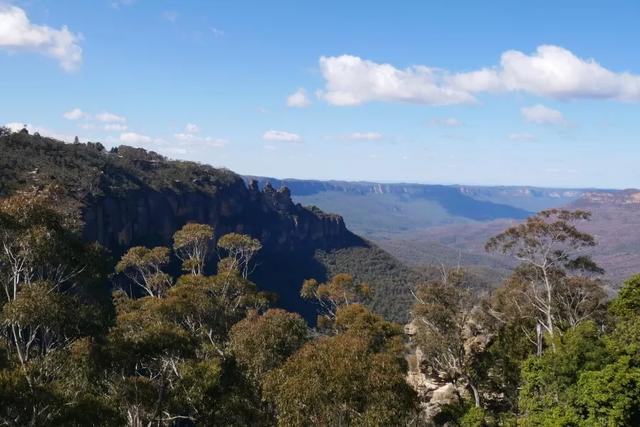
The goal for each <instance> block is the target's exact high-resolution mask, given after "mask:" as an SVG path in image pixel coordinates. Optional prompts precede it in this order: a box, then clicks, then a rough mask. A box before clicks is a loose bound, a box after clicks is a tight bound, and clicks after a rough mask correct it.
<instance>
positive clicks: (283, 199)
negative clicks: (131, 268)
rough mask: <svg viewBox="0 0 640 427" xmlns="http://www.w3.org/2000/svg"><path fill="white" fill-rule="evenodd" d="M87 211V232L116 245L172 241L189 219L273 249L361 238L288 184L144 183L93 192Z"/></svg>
mask: <svg viewBox="0 0 640 427" xmlns="http://www.w3.org/2000/svg"><path fill="white" fill-rule="evenodd" d="M85 206H86V207H85V208H84V210H83V216H84V220H85V224H86V225H85V236H86V237H87V239H88V240H96V241H98V242H100V243H101V244H103V245H104V246H106V247H109V248H112V249H115V250H117V249H120V248H127V247H130V246H133V245H167V244H170V242H171V237H172V235H173V233H174V232H175V231H176V230H177V229H179V228H180V227H182V226H183V225H184V224H186V223H188V222H198V223H204V224H209V225H211V226H213V227H214V229H215V232H216V237H219V236H221V235H223V234H226V233H230V232H237V233H245V234H250V235H251V236H253V237H255V238H258V239H259V240H260V241H261V242H262V244H263V247H264V250H265V251H268V252H290V251H309V250H315V249H333V248H340V247H345V246H348V245H350V244H352V243H353V242H354V241H356V240H357V237H356V236H355V235H353V234H352V233H351V232H349V231H348V230H347V228H346V227H345V224H344V221H343V219H342V218H341V217H340V216H338V215H332V214H325V213H323V212H321V211H315V210H311V209H309V208H305V207H302V206H300V205H299V204H298V205H296V204H294V203H293V202H292V201H291V195H290V193H289V191H288V190H287V189H286V188H281V189H279V190H275V189H273V187H271V186H267V187H265V188H264V189H263V190H262V191H260V190H259V189H258V187H257V185H255V183H253V184H250V185H249V186H248V187H246V186H245V185H244V183H243V182H242V181H241V180H238V181H236V182H234V183H233V184H231V185H229V186H225V187H222V188H219V187H218V188H216V190H215V191H214V192H212V193H207V192H204V191H199V190H188V191H178V190H175V189H163V190H157V189H153V188H150V187H149V188H141V189H135V190H130V191H127V192H125V193H124V194H118V195H104V196H98V197H92V200H90V201H88V202H87V203H86V205H85Z"/></svg>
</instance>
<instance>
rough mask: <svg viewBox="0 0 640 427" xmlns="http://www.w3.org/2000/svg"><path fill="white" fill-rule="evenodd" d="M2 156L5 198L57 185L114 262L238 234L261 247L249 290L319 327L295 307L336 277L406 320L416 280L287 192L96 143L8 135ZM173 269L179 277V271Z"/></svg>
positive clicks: (87, 233)
mask: <svg viewBox="0 0 640 427" xmlns="http://www.w3.org/2000/svg"><path fill="white" fill-rule="evenodd" d="M0 152H2V156H0V195H1V196H8V195H11V194H14V193H15V192H16V191H18V190H25V189H33V188H44V187H45V186H47V185H58V186H59V187H60V188H61V190H62V191H64V192H65V194H68V195H69V196H71V198H72V199H73V200H74V201H75V202H77V206H78V208H79V209H80V212H81V219H82V221H83V224H84V225H83V228H82V233H83V235H84V237H85V239H86V240H89V241H97V242H99V243H100V244H101V245H103V246H104V247H106V248H107V249H109V250H110V251H111V253H112V254H113V256H114V257H115V258H117V257H118V256H120V255H121V254H122V253H123V252H124V251H125V250H126V249H128V248H129V247H131V246H135V245H146V246H156V245H169V244H170V242H171V238H172V235H173V233H174V232H175V231H177V230H178V229H179V228H180V227H182V226H183V225H184V224H186V223H187V222H198V223H204V224H209V225H210V226H212V227H213V228H214V230H215V236H214V239H217V238H219V237H220V236H221V235H223V234H226V233H229V232H239V233H243V234H248V235H251V236H252V237H254V238H257V239H259V240H260V242H261V244H262V246H263V250H262V251H260V253H259V254H258V259H257V260H256V266H255V269H254V271H253V272H252V280H254V281H255V282H256V283H257V284H258V285H259V286H260V287H261V288H262V289H266V290H269V291H273V292H275V293H277V294H278V295H279V299H278V302H277V305H278V306H281V307H284V308H286V309H289V310H293V311H297V312H299V313H301V314H302V315H303V316H304V317H305V318H306V319H308V320H314V319H315V312H316V310H317V307H316V306H315V305H314V304H310V303H308V302H306V301H304V300H303V299H301V298H300V297H299V295H298V292H297V289H298V286H299V284H300V283H301V282H302V281H303V280H305V279H308V278H315V279H317V280H320V281H324V280H327V279H328V278H329V277H330V276H331V275H332V274H335V273H336V272H338V271H339V272H349V273H351V274H354V275H355V276H358V277H364V279H362V280H368V281H369V283H370V285H371V286H372V287H374V288H375V289H376V296H374V297H372V300H371V301H370V303H369V304H370V306H371V307H373V308H374V309H375V310H376V311H377V312H379V313H381V314H383V315H385V316H387V317H389V318H391V319H394V320H402V321H405V320H406V319H407V318H408V309H407V306H408V304H409V303H410V301H411V295H410V289H411V286H412V285H414V284H415V282H416V281H417V278H418V276H417V275H416V274H415V273H413V272H412V271H410V270H409V269H407V268H406V267H404V266H403V265H402V264H400V263H399V262H397V261H396V260H395V259H393V258H392V257H391V256H389V255H388V254H386V253H385V252H384V251H382V250H380V249H379V248H377V247H376V246H375V245H373V244H371V243H370V242H368V241H365V240H363V239H362V238H360V237H358V236H356V235H355V234H353V233H351V232H350V231H349V230H348V229H347V228H346V226H345V224H344V221H343V219H342V218H341V217H340V216H338V215H334V214H329V213H324V212H322V211H321V210H320V209H318V208H315V207H303V206H301V205H300V204H294V203H293V202H292V200H291V197H290V193H289V191H288V190H287V189H286V188H285V187H281V188H278V189H275V188H273V187H271V186H266V187H265V188H262V189H259V188H258V187H257V185H256V184H254V183H248V184H245V183H244V181H243V179H242V178H241V177H240V176H238V175H237V174H235V173H233V172H231V171H229V170H226V169H216V168H213V167H211V166H208V165H202V164H198V163H194V162H184V161H173V160H169V159H167V158H165V157H163V156H161V155H159V154H156V153H154V152H150V151H146V150H143V149H139V148H133V147H127V146H120V147H116V148H113V149H111V150H106V149H105V148H104V146H102V144H100V143H87V144H80V143H75V144H66V143H64V142H61V141H57V140H54V139H51V138H46V137H42V136H40V135H29V134H28V133H26V132H18V133H10V132H8V131H6V132H5V134H4V135H2V136H0ZM211 256H212V257H213V256H214V255H211ZM174 261H175V257H174ZM170 269H171V270H172V271H174V272H175V271H177V266H176V263H175V262H173V263H172V265H171V266H170ZM213 271H215V262H213V263H210V270H209V272H213ZM371 272H376V273H375V274H371Z"/></svg>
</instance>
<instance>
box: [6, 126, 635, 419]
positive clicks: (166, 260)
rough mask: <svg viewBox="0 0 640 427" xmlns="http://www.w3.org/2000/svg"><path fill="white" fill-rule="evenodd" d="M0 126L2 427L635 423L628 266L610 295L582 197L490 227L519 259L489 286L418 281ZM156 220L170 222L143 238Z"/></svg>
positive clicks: (317, 215) (120, 164) (498, 244)
mask: <svg viewBox="0 0 640 427" xmlns="http://www.w3.org/2000/svg"><path fill="white" fill-rule="evenodd" d="M0 132H1V133H2V136H0V143H1V144H2V147H0V148H4V149H6V151H3V154H4V153H7V156H4V155H3V156H2V162H3V164H2V166H3V167H2V169H1V170H2V174H3V175H2V180H3V182H4V184H3V187H2V188H3V192H4V193H3V197H1V198H0V249H1V250H0V287H1V292H0V305H1V307H2V310H1V313H0V322H1V323H0V325H1V326H0V423H2V424H3V425H8V426H24V425H30V426H89V425H91V426H96V425H103V426H131V427H140V426H171V427H178V426H218V425H220V426H222V425H224V426H227V425H232V426H248V425H251V426H255V425H264V426H272V425H278V426H310V425H314V426H315V425H319V426H350V425H354V426H445V425H447V426H461V427H472V426H474V427H483V426H637V425H640V275H636V276H633V277H631V278H629V279H628V280H627V281H625V284H624V285H623V287H622V288H621V289H620V291H619V293H618V295H617V296H615V298H613V299H610V298H608V297H607V295H606V293H605V292H604V290H603V289H604V288H603V281H602V279H601V278H602V276H603V269H602V268H601V267H600V266H599V265H598V264H597V263H596V262H595V261H594V260H593V259H592V258H591V256H590V253H591V251H592V249H593V248H594V247H596V246H597V243H598V242H597V239H596V238H594V236H592V235H591V234H589V233H588V232H586V231H585V229H586V228H587V226H588V224H589V223H590V219H591V214H590V213H589V212H588V211H586V210H582V209H574V210H564V209H549V210H544V211H541V212H539V213H537V214H533V215H531V216H530V217H529V218H527V219H526V220H525V221H523V222H521V223H518V224H514V225H513V226H510V227H507V228H506V229H504V230H502V231H499V232H497V233H496V234H495V235H494V236H493V237H491V238H490V239H488V241H487V242H486V244H485V249H486V251H488V252H489V253H494V254H499V255H500V256H504V257H507V258H511V259H513V264H514V265H515V268H514V270H513V272H512V273H510V274H509V275H508V276H507V277H506V278H505V279H501V278H497V277H496V278H494V281H495V286H494V287H493V288H486V287H483V286H479V283H478V278H477V275H475V274H473V273H470V272H469V271H468V270H467V269H465V268H464V266H462V265H461V266H457V267H454V268H449V267H446V266H434V267H433V269H432V271H430V272H429V273H428V274H424V275H420V274H418V273H411V272H410V271H409V270H408V269H406V268H405V267H403V266H402V265H400V264H398V263H396V262H395V261H393V259H391V258H389V256H388V255H387V254H385V253H384V252H383V251H381V250H379V249H377V248H375V247H374V246H371V245H369V244H367V243H366V242H363V241H362V240H360V239H359V238H357V236H355V235H353V234H351V233H349V232H348V231H347V230H346V228H345V227H344V224H340V219H339V217H335V216H333V215H328V214H324V213H321V212H319V211H317V210H316V209H313V208H309V209H306V208H303V207H301V206H296V205H293V204H292V203H291V200H290V199H288V198H286V197H284V196H286V195H287V194H286V190H275V189H267V190H266V191H265V190H259V189H258V188H257V186H254V185H249V186H245V185H244V183H242V182H241V180H239V179H238V177H237V176H235V175H234V174H232V173H230V172H226V171H219V170H215V169H212V168H208V167H205V166H200V165H196V164H193V163H183V162H171V161H168V160H167V159H164V158H162V157H160V156H157V155H156V154H154V153H149V152H146V151H139V150H135V149H130V148H122V147H120V148H118V149H114V150H112V151H109V152H107V151H106V150H104V149H103V148H102V147H101V146H100V145H98V144H91V145H89V144H87V145H84V144H63V143H61V142H59V141H53V140H49V139H46V138H41V137H39V136H30V135H27V134H26V133H18V134H10V133H8V132H7V131H6V130H0ZM129 150H131V153H134V154H131V153H130V152H129ZM94 152H95V153H94ZM19 162H23V163H19ZM128 164H129V165H130V166H127V165H128ZM21 165H22V166H21ZM90 165H93V166H90ZM5 166H6V168H5ZM85 167H88V168H91V167H95V168H96V170H94V171H90V172H87V171H86V170H84V169H83V168H85ZM31 168H33V169H31ZM138 168H140V169H141V171H140V172H138ZM145 168H148V169H145ZM154 168H157V169H158V171H156V172H154ZM173 169H176V170H178V169H182V172H181V173H182V174H180V172H179V173H177V174H176V175H172V170H173ZM206 171H211V172H210V174H209V173H207V172H206ZM82 174H85V175H82ZM218 174H219V175H218ZM79 175H82V176H85V178H86V179H83V178H79V177H78V176H79ZM102 176H104V177H102ZM163 176H165V177H166V178H164V179H163V178H162V177H163ZM196 176H198V177H199V178H196ZM90 177H94V178H95V177H98V178H97V182H98V184H99V185H96V186H93V187H91V186H87V184H86V183H87V180H88V179H89V178H90ZM194 179H199V180H201V181H200V182H194ZM206 180H210V181H209V182H210V184H207V185H203V184H201V182H205V181H206ZM183 182H184V183H185V184H184V185H185V186H187V187H186V188H187V189H186V190H185V189H184V188H182V189H181V188H179V187H180V186H181V185H183ZM187 182H188V183H187ZM236 182H238V184H235V183H236ZM74 183H75V184H74ZM235 185H237V187H235ZM231 189H234V192H233V193H234V195H229V194H228V193H227V192H228V191H231ZM235 190H237V193H236V192H235ZM207 192H208V193H207ZM242 192H244V193H242ZM152 193H153V194H156V195H154V196H153V197H150V196H149V194H152ZM185 193H186V194H192V195H193V196H189V197H196V198H195V199H194V198H187V199H186V200H187V201H188V202H189V203H191V202H192V201H194V200H199V199H197V197H203V198H205V200H207V206H208V208H207V209H208V210H205V211H206V212H207V213H206V214H200V213H192V212H194V211H192V210H191V208H189V207H188V206H187V205H186V204H183V203H186V201H185V199H182V197H183V195H184V194H185ZM206 194H209V197H210V198H206V197H205V196H206ZM238 194H245V195H246V199H245V196H238ZM283 195H284V196H283ZM156 197H157V199H155V198H156ZM162 197H165V198H164V199H162ZM110 198H112V199H110ZM129 198H131V200H132V201H133V202H132V201H129ZM106 200H109V201H108V202H107V201H106ZM136 200H139V201H140V202H139V203H140V204H136V203H135V201H136ZM162 200H164V202H162ZM287 200H288V202H286V201H287ZM152 201H154V202H153V203H156V204H152ZM165 202H166V204H165ZM101 203H103V204H102V205H101ZM234 203H236V204H235V205H234ZM252 203H253V204H252ZM149 204H152V209H151V210H148V209H149V207H148V206H147V205H149ZM95 206H103V208H102V211H101V210H100V209H95V208H94V207H95ZM113 206H118V208H117V209H116V210H113V209H115V208H113ZM165 206H166V207H165ZM91 209H94V210H91ZM161 209H168V210H167V211H165V212H163V211H162V210H161ZM100 212H102V213H100ZM110 212H121V213H122V215H125V216H126V218H127V219H126V220H122V221H120V222H118V220H117V219H116V218H113V217H112V216H111V215H112V214H111V213H110ZM185 212H188V213H189V215H196V216H195V217H191V216H189V215H186V214H185ZM196 212H200V210H199V209H196ZM246 212H251V213H255V215H256V217H255V218H258V219H260V220H264V219H265V218H270V219H269V220H268V221H266V220H265V222H259V221H258V220H257V219H255V218H254V217H252V216H251V215H249V214H246ZM258 212H260V214H259V215H258ZM150 213H153V214H154V215H155V216H160V217H165V219H163V220H162V221H165V223H166V227H167V228H166V229H162V227H161V226H162V224H161V223H157V224H156V225H154V228H155V229H157V234H155V235H152V236H151V237H150V238H149V240H144V236H145V235H146V234H147V233H148V232H150V230H151V229H148V228H145V227H147V225H145V224H144V223H143V221H146V220H149V221H154V220H156V219H155V218H154V219H152V217H151V215H150ZM197 215H201V216H197ZM234 215H235V216H234ZM243 215H246V216H243ZM305 215H310V217H306V216H305ZM211 218H215V219H216V220H215V221H213V220H211ZM251 218H254V220H255V222H251V221H254V220H252V219H251ZM326 218H328V221H329V223H330V224H333V225H328V224H327V225H326V226H327V227H328V228H329V230H325V229H324V228H322V227H321V228H320V230H322V232H320V231H312V230H314V229H313V227H312V226H309V227H308V228H305V227H304V226H302V227H303V228H302V230H299V229H298V228H297V227H301V224H304V223H305V221H307V224H315V223H316V222H319V223H320V224H324V222H323V221H324V220H325V219H326ZM231 219H233V220H238V219H242V220H244V221H245V222H239V223H237V224H242V226H230V225H229V224H232V222H231ZM90 221H94V223H95V225H90ZM225 221H229V222H225ZM288 221H292V222H293V228H286V227H290V226H291V223H290V222H288ZM85 222H86V223H85ZM101 223H102V225H99V224H101ZM114 224H117V225H114ZM122 224H124V226H122ZM336 224H337V225H336ZM174 226H175V228H174ZM91 227H94V228H95V229H96V230H103V232H104V236H112V235H113V236H115V240H110V239H109V238H106V237H104V236H103V237H101V235H100V234H99V233H96V234H91V232H89V231H87V228H88V229H89V230H91V229H92V228H91ZM331 227H337V228H336V229H332V228H331ZM113 230H117V231H113ZM274 230H287V234H286V235H283V236H280V237H278V236H275V237H274V235H273V232H274ZM332 230H334V231H332ZM336 230H337V231H336ZM291 233H292V234H291ZM305 233H309V234H305ZM138 238H140V239H141V240H137V239H138ZM343 238H344V239H346V238H348V239H354V240H347V242H348V244H342V243H341V242H343V241H342V240H341V239H343ZM96 239H97V240H99V241H100V240H101V241H102V242H104V243H106V244H108V245H113V247H112V248H106V247H105V246H103V245H101V244H100V243H99V241H98V242H96ZM114 242H115V243H117V244H114ZM320 242H332V243H326V244H320ZM354 242H355V243H354ZM306 245H309V246H306ZM300 252H302V253H303V254H305V257H297V258H296V257H295V256H293V255H292V254H297V253H300ZM269 254H271V255H269ZM278 257H280V258H282V259H276V258H278ZM309 259H313V260H315V261H316V262H317V264H316V265H321V266H322V271H321V273H322V274H318V275H317V276H315V277H314V275H313V274H311V273H313V272H314V270H312V269H307V268H306V267H307V266H309V265H310V264H304V263H303V261H304V262H308V261H309ZM271 262H273V263H275V264H272V265H267V264H268V263H271ZM261 263H262V265H261ZM296 263H298V265H295V264H296ZM273 265H276V266H277V267H276V268H277V269H283V268H284V269H299V270H300V273H296V274H292V273H290V272H289V273H287V274H289V276H279V277H281V278H282V277H288V280H289V282H287V286H286V287H283V286H281V285H280V284H277V285H275V284H274V283H273V282H271V280H273V277H275V276H271V277H270V276H268V275H265V276H259V275H258V273H259V271H260V268H263V269H264V268H273ZM301 266H302V267H305V268H304V269H303V268H300V267H301ZM272 274H275V273H272ZM321 276H322V277H321ZM300 277H303V279H300ZM381 277H382V278H384V277H392V278H390V279H388V281H380V282H378V283H375V280H380V278H381ZM257 278H260V279H261V280H263V281H264V282H263V283H256V281H257ZM408 279H410V280H408ZM277 289H282V290H284V291H285V292H287V293H288V295H289V297H290V298H293V296H295V298H296V300H295V301H304V302H305V303H306V304H308V307H311V308H313V311H312V312H308V313H307V319H305V318H304V317H303V316H301V315H300V314H299V313H298V312H294V311H292V310H285V309H282V308H276V307H277V306H276V305H275V304H278V303H279V301H281V298H282V295H277V292H274V291H275V290H277ZM396 291H397V292H396ZM400 291H402V292H405V293H406V294H408V296H407V295H405V294H403V293H402V292H400ZM398 295H400V297H398ZM279 298H280V299H279ZM291 301H292V302H295V301H294V300H293V299H292V300H291ZM294 308H297V307H295V306H294ZM385 311H387V312H390V313H391V314H393V315H394V316H395V317H396V318H403V317H404V318H406V319H407V320H408V323H407V324H406V325H404V327H403V325H401V324H399V323H395V322H393V321H391V319H392V318H391V316H387V318H385V316H384V315H383V314H385ZM399 312H403V313H406V314H404V315H403V314H401V313H400V314H399ZM311 313H312V315H313V316H314V319H313V321H307V320H308V317H309V316H310V315H311Z"/></svg>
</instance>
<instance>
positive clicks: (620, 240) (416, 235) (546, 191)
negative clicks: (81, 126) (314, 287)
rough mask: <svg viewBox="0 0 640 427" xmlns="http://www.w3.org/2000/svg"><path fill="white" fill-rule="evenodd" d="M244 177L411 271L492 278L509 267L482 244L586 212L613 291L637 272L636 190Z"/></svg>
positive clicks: (639, 220)
mask: <svg viewBox="0 0 640 427" xmlns="http://www.w3.org/2000/svg"><path fill="white" fill-rule="evenodd" d="M250 178H251V179H257V180H258V182H259V183H260V185H265V184H266V183H267V182H269V183H270V184H271V185H273V186H275V187H279V186H286V187H288V188H289V189H290V190H291V194H292V197H293V199H294V200H295V201H297V202H300V203H302V204H305V205H315V206H318V207H319V208H321V209H322V210H324V211H328V212H335V213H338V214H340V215H342V216H343V217H344V219H345V222H346V224H347V226H348V227H349V228H350V229H351V230H353V231H354V232H356V233H358V234H360V235H362V236H364V237H366V238H368V239H371V240H373V241H374V242H376V243H377V244H378V245H380V246H381V247H382V248H384V249H386V250H387V251H389V252H390V253H391V254H393V255H394V256H396V257H397V258H398V259H400V260H402V261H404V262H406V263H408V264H410V265H414V266H415V265H417V266H423V265H433V264H441V263H442V264H447V265H450V264H458V263H459V264H462V265H471V266H475V267H482V268H487V269H489V270H490V271H492V272H493V273H496V274H506V272H508V270H509V269H510V268H512V267H513V263H512V262H511V261H510V260H507V259H505V258H503V257H498V256H494V255H489V254H487V253H485V251H484V243H485V242H486V240H487V239H488V238H489V237H491V236H492V235H494V234H496V233H499V232H500V231H502V230H503V229H505V228H506V227H508V226H510V225H513V224H515V223H517V222H518V221H521V220H523V219H525V218H526V217H528V216H530V215H532V214H534V213H535V212H538V211H540V210H544V209H549V208H558V207H566V208H569V209H577V208H580V209H586V210H589V211H591V212H592V214H593V217H592V221H591V222H590V223H588V224H585V225H584V229H585V230H587V231H589V232H591V233H593V234H594V235H595V236H596V237H597V239H598V241H599V245H598V247H597V248H596V250H595V251H594V255H595V257H596V259H597V260H598V261H599V262H600V263H601V264H602V265H603V266H604V267H605V269H606V270H608V275H607V278H608V279H609V280H610V281H611V283H612V286H613V287H616V285H617V284H618V283H619V282H620V281H621V280H623V279H624V278H626V277H628V276H629V275H630V274H632V273H634V272H638V271H640V227H638V225H640V191H638V190H602V189H586V188H585V189H570V188H539V187H518V186H513V187H503V186H466V185H430V184H403V183H397V184H388V183H387V184H381V183H374V182H346V181H314V180H297V179H274V178H265V177H250ZM245 179H249V177H245Z"/></svg>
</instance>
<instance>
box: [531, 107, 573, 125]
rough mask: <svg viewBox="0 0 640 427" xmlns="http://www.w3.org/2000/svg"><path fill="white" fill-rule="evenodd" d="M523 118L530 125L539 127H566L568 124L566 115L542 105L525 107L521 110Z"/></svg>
mask: <svg viewBox="0 0 640 427" xmlns="http://www.w3.org/2000/svg"><path fill="white" fill-rule="evenodd" d="M520 112H521V113H522V117H524V119H525V120H526V121H528V122H530V123H535V124H538V125H565V124H567V121H566V119H565V118H564V115H563V114H562V113H561V112H560V111H558V110H554V109H552V108H549V107H545V106H544V105H542V104H536V105H532V106H531V107H523V108H522V109H520Z"/></svg>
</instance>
